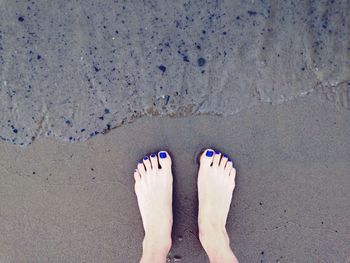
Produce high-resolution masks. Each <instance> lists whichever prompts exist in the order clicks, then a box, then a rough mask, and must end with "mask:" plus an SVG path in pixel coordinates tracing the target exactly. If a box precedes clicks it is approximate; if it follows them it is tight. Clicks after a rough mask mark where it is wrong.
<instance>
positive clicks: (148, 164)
mask: <svg viewBox="0 0 350 263" xmlns="http://www.w3.org/2000/svg"><path fill="white" fill-rule="evenodd" d="M143 164H144V165H145V167H146V171H147V172H148V171H150V170H152V165H151V162H150V160H149V158H148V156H145V157H143Z"/></svg>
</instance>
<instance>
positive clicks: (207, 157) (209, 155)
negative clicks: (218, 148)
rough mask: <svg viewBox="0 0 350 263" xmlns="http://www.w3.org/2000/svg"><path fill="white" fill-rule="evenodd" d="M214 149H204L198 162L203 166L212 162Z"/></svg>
mask: <svg viewBox="0 0 350 263" xmlns="http://www.w3.org/2000/svg"><path fill="white" fill-rule="evenodd" d="M214 155H215V154H214V150H213V149H206V150H205V151H204V152H203V153H202V156H201V158H200V164H201V166H203V167H209V166H211V164H212V163H213V159H214Z"/></svg>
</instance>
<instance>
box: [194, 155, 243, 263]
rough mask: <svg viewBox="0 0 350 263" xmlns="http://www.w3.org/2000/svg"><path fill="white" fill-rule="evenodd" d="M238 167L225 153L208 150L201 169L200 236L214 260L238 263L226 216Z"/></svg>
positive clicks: (199, 185)
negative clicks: (231, 244)
mask: <svg viewBox="0 0 350 263" xmlns="http://www.w3.org/2000/svg"><path fill="white" fill-rule="evenodd" d="M235 176H236V170H235V169H234V168H233V163H232V161H230V160H229V159H228V157H227V156H226V155H221V153H219V152H216V153H214V151H213V150H210V149H208V150H206V151H205V152H204V153H203V155H202V156H201V163H200V168H199V172H198V200H199V210H198V226H199V239H200V241H201V244H202V246H203V248H204V250H205V251H206V253H207V255H208V257H209V260H210V262H211V263H238V260H237V258H236V257H235V255H234V254H233V252H232V250H231V248H230V240H229V237H228V235H227V232H226V227H225V226H226V220H227V215H228V212H229V209H230V204H231V199H232V193H233V190H234V187H235Z"/></svg>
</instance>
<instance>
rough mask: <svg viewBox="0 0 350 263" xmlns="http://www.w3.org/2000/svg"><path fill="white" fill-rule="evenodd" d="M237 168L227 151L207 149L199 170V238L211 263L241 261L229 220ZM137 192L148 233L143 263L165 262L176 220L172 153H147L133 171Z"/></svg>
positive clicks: (144, 225) (144, 226) (144, 245)
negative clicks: (231, 237)
mask: <svg viewBox="0 0 350 263" xmlns="http://www.w3.org/2000/svg"><path fill="white" fill-rule="evenodd" d="M235 177H236V170H235V168H234V167H233V164H232V161H230V160H229V159H228V157H227V156H226V155H222V154H221V153H219V152H216V153H215V152H214V150H212V149H207V150H205V151H204V152H203V154H202V155H201V157H200V167H199V171H198V182H197V184H198V201H199V208H198V228H199V240H200V242H201V244H202V246H203V248H204V250H205V252H206V253H207V255H208V258H209V261H210V263H238V260H237V258H236V256H235V255H234V254H233V252H232V249H231V248H230V240H229V237H228V235H227V231H226V220H227V215H228V212H229V209H230V204H231V199H232V193H233V190H234V188H235ZM134 178H135V192H136V196H137V201H138V205H139V209H140V213H141V217H142V223H143V228H144V231H145V237H144V240H143V244H142V247H143V250H142V251H143V252H142V258H141V260H140V262H141V263H165V262H166V257H167V254H168V253H169V251H170V248H171V244H172V240H171V229H172V224H173V214H172V191H173V175H172V171H171V157H170V155H169V153H167V152H166V151H160V152H159V153H158V154H157V155H156V154H152V155H150V156H146V157H144V159H143V160H142V162H139V163H138V165H137V169H136V170H135V172H134Z"/></svg>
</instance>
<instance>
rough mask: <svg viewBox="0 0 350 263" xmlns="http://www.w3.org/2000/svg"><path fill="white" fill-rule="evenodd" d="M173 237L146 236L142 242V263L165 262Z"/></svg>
mask: <svg viewBox="0 0 350 263" xmlns="http://www.w3.org/2000/svg"><path fill="white" fill-rule="evenodd" d="M171 243H172V241H171V237H169V238H161V237H149V236H145V238H144V240H143V242H142V251H143V252H142V259H141V262H142V263H148V262H155V263H158V262H159V263H164V262H165V261H166V257H167V255H168V253H169V251H170V248H171Z"/></svg>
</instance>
